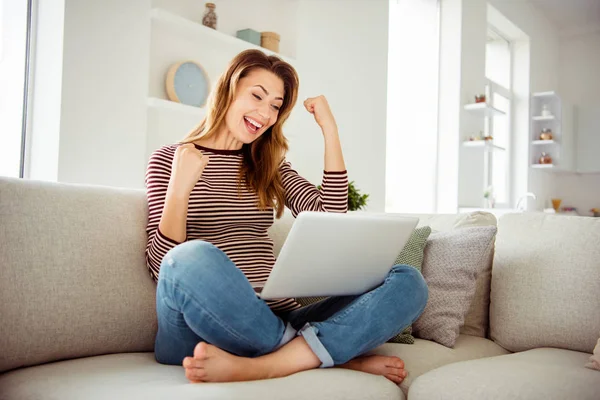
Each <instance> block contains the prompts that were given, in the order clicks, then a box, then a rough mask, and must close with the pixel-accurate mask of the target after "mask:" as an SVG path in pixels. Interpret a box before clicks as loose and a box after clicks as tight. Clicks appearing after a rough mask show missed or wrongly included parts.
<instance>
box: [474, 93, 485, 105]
mask: <svg viewBox="0 0 600 400" xmlns="http://www.w3.org/2000/svg"><path fill="white" fill-rule="evenodd" d="M475 103H485V94H479V95H475Z"/></svg>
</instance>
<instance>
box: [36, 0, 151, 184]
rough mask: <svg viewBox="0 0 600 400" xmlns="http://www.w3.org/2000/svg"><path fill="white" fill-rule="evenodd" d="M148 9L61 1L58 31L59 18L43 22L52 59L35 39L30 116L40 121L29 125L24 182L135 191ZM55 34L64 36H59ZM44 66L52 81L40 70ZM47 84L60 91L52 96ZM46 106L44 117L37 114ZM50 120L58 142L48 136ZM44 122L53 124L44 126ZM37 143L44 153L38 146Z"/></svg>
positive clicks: (141, 4) (142, 4)
mask: <svg viewBox="0 0 600 400" xmlns="http://www.w3.org/2000/svg"><path fill="white" fill-rule="evenodd" d="M40 3H44V2H40ZM41 7H45V5H41ZM149 9H150V0H132V1H127V2H122V1H119V0H110V1H104V2H98V1H93V0H67V1H65V3H64V24H61V22H62V21H63V18H57V19H56V20H50V19H46V20H45V23H47V24H48V31H51V32H53V33H54V35H53V37H52V39H53V41H52V42H50V43H48V44H49V45H50V48H52V49H53V50H54V51H57V52H52V53H49V52H48V51H47V48H46V47H44V44H43V42H44V40H45V38H44V37H43V36H42V35H43V32H40V36H39V38H40V40H41V42H38V45H37V46H36V47H37V50H38V54H39V57H38V58H37V60H36V67H37V68H36V71H37V72H36V77H37V78H39V79H36V82H35V89H34V94H33V96H34V100H33V101H34V113H40V115H36V117H34V118H36V119H37V118H38V117H39V118H40V119H37V120H36V119H34V122H33V134H32V138H33V141H34V143H32V150H33V151H32V159H33V162H34V164H35V165H34V166H32V168H31V170H30V177H31V178H33V179H48V178H50V179H52V178H55V179H56V180H58V181H60V182H71V183H92V184H99V185H109V186H120V187H140V185H143V177H144V172H145V166H144V164H145V136H146V93H147V85H148V59H149V57H148V54H149V45H148V38H149V33H150V32H149V27H150V22H149V20H148V11H149ZM61 28H62V30H63V33H64V36H61V35H60V31H61ZM60 40H62V46H61V43H60ZM61 47H62V53H61V52H60V50H61ZM61 54H62V59H61ZM48 65H50V66H51V70H52V75H50V73H48V72H46V71H44V69H45V68H47V66H48ZM61 67H62V70H61V71H60V74H58V73H57V72H58V71H59V68H61ZM57 78H58V79H57ZM54 79H57V80H58V82H59V83H60V84H62V85H61V87H60V89H58V88H57V87H56V85H57V83H56V82H53V80H54ZM38 89H39V91H38ZM58 104H60V111H59V110H58V106H57V105H58ZM46 107H49V108H50V109H51V112H49V113H46V112H45V111H41V110H44V109H45V108H46ZM57 111H58V112H57ZM57 115H59V116H60V137H57V136H56V125H55V123H56V117H57ZM47 120H51V121H52V122H53V125H52V126H50V127H47V126H46V125H45V124H44V122H45V121H47ZM47 129H51V131H50V133H51V138H50V139H46V138H45V132H46V130H47ZM36 141H38V143H35V142H36ZM39 141H42V142H39ZM50 141H51V143H48V142H50ZM57 141H58V144H57ZM44 142H46V145H47V146H48V147H44V146H42V145H41V143H44ZM57 147H58V159H56V158H42V157H37V156H36V155H39V154H40V153H41V152H46V151H53V152H56V149H57ZM34 149H35V150H34ZM47 170H49V171H56V175H55V176H49V175H48V174H47V173H46V172H45V171H47ZM53 175H54V174H53Z"/></svg>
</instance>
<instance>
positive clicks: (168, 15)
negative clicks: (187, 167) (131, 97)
mask: <svg viewBox="0 0 600 400" xmlns="http://www.w3.org/2000/svg"><path fill="white" fill-rule="evenodd" d="M149 20H150V21H149V22H150V28H151V29H150V35H151V38H150V65H149V74H148V94H147V99H146V104H147V110H148V112H147V127H148V128H147V132H146V153H147V156H148V157H149V155H150V154H151V153H152V152H153V151H154V150H156V149H157V148H159V147H161V146H163V145H165V144H170V143H175V142H177V141H179V140H181V139H183V137H185V136H186V135H187V133H189V132H190V131H191V129H193V128H194V127H195V126H197V125H198V124H199V123H200V122H201V121H202V118H203V117H204V116H205V114H206V108H205V107H202V108H198V107H193V106H188V105H185V104H181V103H176V102H173V101H170V100H168V96H167V93H166V90H165V77H166V73H167V71H168V70H169V68H170V67H171V65H173V64H175V63H177V62H180V61H186V60H191V61H195V62H197V63H199V64H200V65H202V67H203V69H204V70H205V72H206V74H207V77H208V81H209V90H212V88H213V87H214V85H215V84H216V82H217V80H218V78H219V76H220V75H221V74H222V73H223V71H224V70H225V68H226V67H227V65H228V64H229V62H230V61H231V60H232V59H233V58H234V57H235V56H236V55H237V54H239V53H240V52H242V51H244V50H247V49H257V50H260V51H262V52H264V53H265V54H268V55H276V56H278V57H279V58H281V59H283V60H284V61H286V62H288V63H290V64H292V65H294V67H296V68H297V66H296V65H295V64H297V62H296V60H294V59H293V58H291V57H288V56H283V55H281V54H278V53H275V52H273V51H271V50H268V49H265V48H263V47H260V46H256V45H254V44H252V43H249V42H246V41H244V40H241V39H239V38H237V37H235V36H232V35H229V34H226V33H224V32H221V31H218V30H215V29H211V28H208V27H206V26H204V25H202V24H201V23H200V21H198V22H196V21H192V20H189V19H187V18H185V17H182V16H180V15H177V14H174V13H172V12H170V11H167V10H165V9H162V8H153V9H152V10H151V11H150V13H149ZM243 28H245V27H244V26H240V29H243Z"/></svg>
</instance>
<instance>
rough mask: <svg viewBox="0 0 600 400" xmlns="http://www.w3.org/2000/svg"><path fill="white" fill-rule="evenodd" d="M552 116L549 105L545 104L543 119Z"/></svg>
mask: <svg viewBox="0 0 600 400" xmlns="http://www.w3.org/2000/svg"><path fill="white" fill-rule="evenodd" d="M551 115H552V113H551V112H550V108H549V107H548V104H544V105H543V106H542V117H550V116H551Z"/></svg>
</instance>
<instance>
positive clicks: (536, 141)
mask: <svg viewBox="0 0 600 400" xmlns="http://www.w3.org/2000/svg"><path fill="white" fill-rule="evenodd" d="M554 143H557V142H556V141H555V140H534V141H533V142H531V144H532V145H534V146H540V145H544V144H554Z"/></svg>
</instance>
